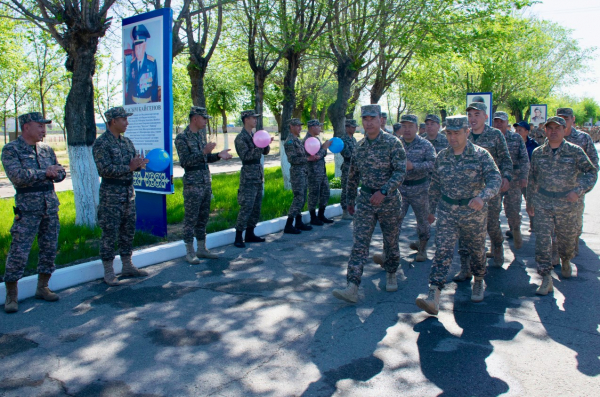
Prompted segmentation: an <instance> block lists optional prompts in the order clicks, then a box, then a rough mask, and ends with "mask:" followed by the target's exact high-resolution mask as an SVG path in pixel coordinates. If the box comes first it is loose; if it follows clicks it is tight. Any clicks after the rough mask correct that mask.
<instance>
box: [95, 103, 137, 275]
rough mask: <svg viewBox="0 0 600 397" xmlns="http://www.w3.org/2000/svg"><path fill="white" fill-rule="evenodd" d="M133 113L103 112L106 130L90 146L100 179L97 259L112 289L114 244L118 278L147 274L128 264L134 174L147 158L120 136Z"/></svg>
mask: <svg viewBox="0 0 600 397" xmlns="http://www.w3.org/2000/svg"><path fill="white" fill-rule="evenodd" d="M132 114H133V113H127V111H125V109H124V108H122V107H115V108H111V109H108V110H107V111H106V112H105V113H104V117H105V118H106V127H107V129H106V131H105V132H104V133H103V134H102V135H100V137H98V139H96V142H94V146H93V147H92V151H93V154H94V161H95V162H96V168H97V169H98V175H100V176H101V177H102V182H101V183H100V204H99V205H98V226H100V228H101V229H102V238H101V242H100V258H101V259H102V266H103V267H104V281H105V282H106V284H108V285H111V286H114V285H119V280H118V279H117V278H116V277H115V272H114V268H113V261H114V259H115V251H114V247H115V243H116V242H117V241H118V242H119V253H120V255H121V262H122V263H123V270H122V272H121V275H122V276H124V277H144V276H147V275H148V273H147V272H146V271H144V270H139V269H138V268H136V267H135V266H134V265H133V263H132V262H131V254H132V252H133V236H134V234H135V217H136V211H135V189H134V188H133V173H134V172H136V171H140V170H141V169H142V168H145V167H146V164H147V163H148V160H147V159H144V158H142V157H140V155H139V154H136V150H135V147H134V146H133V142H131V140H130V139H129V138H126V137H124V136H123V134H124V133H125V131H126V130H127V126H128V125H129V122H128V121H127V117H129V116H131V115H132Z"/></svg>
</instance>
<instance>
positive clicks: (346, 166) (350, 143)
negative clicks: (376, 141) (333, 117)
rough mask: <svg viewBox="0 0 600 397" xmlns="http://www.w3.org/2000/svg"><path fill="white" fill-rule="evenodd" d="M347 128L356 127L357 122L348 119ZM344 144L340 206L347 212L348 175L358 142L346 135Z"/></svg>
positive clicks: (343, 138) (343, 139) (343, 140)
mask: <svg viewBox="0 0 600 397" xmlns="http://www.w3.org/2000/svg"><path fill="white" fill-rule="evenodd" d="M346 126H351V127H356V126H357V124H356V120H352V119H347V120H346ZM342 142H344V148H343V149H342V151H341V152H340V154H341V155H342V157H343V158H344V163H343V164H342V195H341V197H340V204H341V206H342V210H346V208H348V202H347V200H348V199H347V194H348V173H349V172H350V163H351V162H352V154H353V153H354V148H355V147H356V144H357V142H356V138H354V137H353V136H349V135H348V134H344V136H343V137H342Z"/></svg>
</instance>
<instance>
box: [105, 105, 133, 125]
mask: <svg viewBox="0 0 600 397" xmlns="http://www.w3.org/2000/svg"><path fill="white" fill-rule="evenodd" d="M132 114H133V113H127V111H126V110H125V108H124V107H123V106H117V107H115V108H110V109H108V110H107V111H106V112H104V117H106V123H110V121H111V120H114V119H118V118H119V117H129V116H131V115H132Z"/></svg>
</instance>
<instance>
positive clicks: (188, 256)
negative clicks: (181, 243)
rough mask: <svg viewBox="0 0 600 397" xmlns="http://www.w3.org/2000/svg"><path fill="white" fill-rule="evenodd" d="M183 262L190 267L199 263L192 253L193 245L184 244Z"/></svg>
mask: <svg viewBox="0 0 600 397" xmlns="http://www.w3.org/2000/svg"><path fill="white" fill-rule="evenodd" d="M185 260H186V261H187V262H188V263H191V264H192V265H197V264H198V263H200V259H198V258H197V257H196V253H195V252H194V243H186V244H185Z"/></svg>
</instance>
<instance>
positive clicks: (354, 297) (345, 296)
mask: <svg viewBox="0 0 600 397" xmlns="http://www.w3.org/2000/svg"><path fill="white" fill-rule="evenodd" d="M333 296H335V297H336V298H338V299H341V300H344V301H346V302H350V303H356V302H358V285H356V284H354V283H348V286H347V287H346V288H345V289H334V290H333Z"/></svg>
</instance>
